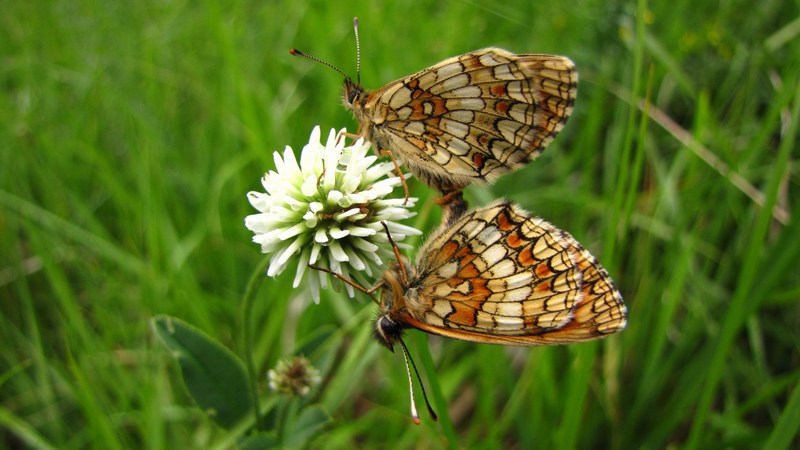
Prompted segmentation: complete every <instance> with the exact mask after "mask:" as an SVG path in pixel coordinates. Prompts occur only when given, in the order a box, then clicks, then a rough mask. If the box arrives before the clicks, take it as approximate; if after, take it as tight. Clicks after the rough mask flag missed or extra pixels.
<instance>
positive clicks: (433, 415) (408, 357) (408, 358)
mask: <svg viewBox="0 0 800 450" xmlns="http://www.w3.org/2000/svg"><path fill="white" fill-rule="evenodd" d="M400 345H401V346H402V347H403V359H405V360H406V373H407V374H408V390H409V392H410V393H411V396H410V397H411V420H413V421H414V424H415V425H419V424H420V420H419V414H418V413H417V404H416V402H414V382H413V380H412V379H411V370H410V369H409V364H408V363H409V361H410V362H411V367H412V368H413V369H414V374H415V375H416V376H417V380H418V381H419V387H420V389H421V390H422V398H423V399H425V406H427V407H428V414H430V415H431V418H433V420H438V419H439V417H438V416H437V415H436V412H435V411H434V410H433V407H431V403H430V402H429V401H428V394H427V393H426V392H425V385H424V384H422V378H420V376H419V371H418V370H417V365H416V364H414V360H413V359H412V358H411V354H410V353H408V347H406V343H405V342H404V341H403V338H402V337H401V338H400Z"/></svg>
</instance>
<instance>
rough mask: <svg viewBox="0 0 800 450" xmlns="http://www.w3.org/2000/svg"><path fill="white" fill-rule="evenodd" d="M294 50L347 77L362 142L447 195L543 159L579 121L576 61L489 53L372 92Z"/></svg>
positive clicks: (347, 100)
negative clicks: (575, 117) (569, 124)
mask: <svg viewBox="0 0 800 450" xmlns="http://www.w3.org/2000/svg"><path fill="white" fill-rule="evenodd" d="M355 23H356V25H357V21H356V22H355ZM356 42H358V27H357V26H356ZM291 53H292V54H294V55H299V56H305V57H308V58H310V59H313V60H315V61H318V62H321V63H322V64H325V65H327V66H329V67H331V68H333V69H334V70H336V71H337V72H339V73H340V74H341V75H343V76H344V77H345V80H344V92H343V94H342V101H343V103H344V105H345V107H346V108H347V109H349V110H351V111H352V112H353V115H354V116H355V118H356V119H357V120H358V123H359V131H358V136H359V137H364V138H366V140H367V141H369V142H371V143H372V144H373V146H374V147H375V149H376V150H379V151H389V152H391V153H390V154H393V155H395V156H397V157H398V159H400V160H402V161H403V162H404V163H405V165H406V167H408V168H409V169H410V170H411V172H412V173H413V174H414V175H415V176H416V177H417V178H419V179H421V180H422V181H424V182H425V183H427V184H428V185H429V186H431V187H433V188H436V189H438V190H440V191H441V192H442V193H443V194H445V195H446V194H449V193H452V192H457V191H460V190H461V189H463V188H464V187H466V186H467V185H469V184H471V183H476V182H477V183H481V182H488V183H490V182H493V181H494V180H496V179H497V178H498V177H499V176H500V175H503V174H504V173H507V172H510V171H512V170H515V169H518V168H519V167H521V166H523V165H524V164H526V163H527V162H528V161H531V160H532V159H534V158H536V157H537V156H538V155H539V154H540V153H541V152H542V151H543V150H544V148H545V147H546V146H547V145H548V144H549V143H550V142H551V141H552V140H553V139H554V138H555V136H556V135H557V134H558V133H559V131H561V129H562V128H563V126H564V124H565V123H566V121H567V119H568V118H569V116H570V115H571V114H572V109H573V104H574V102H575V96H576V93H577V83H578V73H577V72H576V70H575V64H574V63H573V62H572V61H571V60H570V59H569V58H566V57H563V56H555V55H544V54H514V53H511V52H509V51H506V50H503V49H500V48H485V49H481V50H476V51H473V52H470V53H466V54H463V55H460V56H455V57H453V58H450V59H446V60H444V61H442V62H440V63H438V64H434V65H433V66H431V67H429V68H427V69H424V70H422V71H420V72H417V73H415V74H413V75H409V76H407V77H404V78H401V79H399V80H396V81H393V82H391V83H388V84H387V85H385V86H383V87H382V88H379V89H377V90H375V91H371V92H370V91H368V90H366V89H364V88H363V87H362V86H361V84H360V75H358V72H359V71H358V69H357V77H356V80H355V81H353V79H351V78H350V77H349V76H347V75H346V74H345V73H344V72H342V71H341V70H340V69H338V68H336V67H335V66H333V65H331V64H328V63H326V62H324V61H321V60H319V59H318V58H314V57H312V56H309V55H306V54H304V53H302V52H300V51H297V50H295V49H292V50H291Z"/></svg>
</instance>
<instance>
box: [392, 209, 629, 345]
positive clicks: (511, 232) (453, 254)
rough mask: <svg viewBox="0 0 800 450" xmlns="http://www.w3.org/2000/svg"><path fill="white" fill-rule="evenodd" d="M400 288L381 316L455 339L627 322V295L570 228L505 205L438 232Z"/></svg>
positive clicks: (591, 332)
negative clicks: (561, 228) (579, 241)
mask: <svg viewBox="0 0 800 450" xmlns="http://www.w3.org/2000/svg"><path fill="white" fill-rule="evenodd" d="M397 288H401V289H402V290H403V292H394V293H393V294H394V295H393V297H392V301H391V303H392V305H391V308H385V309H384V314H387V315H388V316H389V317H390V318H391V319H392V320H393V321H394V322H397V323H402V324H406V325H408V326H412V327H416V328H419V329H422V330H424V331H428V332H431V333H434V334H440V335H443V336H448V337H453V338H456V339H463V340H468V341H476V342H488V343H499V344H513V345H548V344H560V343H567V342H574V341H585V340H589V339H594V338H598V337H602V336H604V335H606V334H610V333H614V332H616V331H619V330H621V329H622V328H624V327H625V316H626V311H625V306H624V304H623V303H622V297H621V296H620V294H619V292H618V291H617V290H616V288H615V287H614V284H613V282H612V281H611V279H610V277H609V276H608V273H607V272H606V271H605V269H603V268H602V266H600V265H599V263H598V262H597V260H596V259H595V258H594V257H593V256H592V255H591V254H590V253H589V252H588V251H586V250H585V249H584V248H583V247H581V246H580V244H579V243H578V242H576V241H575V239H573V238H572V237H571V236H570V235H569V234H567V233H566V232H563V231H562V230H560V229H558V228H556V227H555V226H553V225H551V224H549V223H547V222H546V221H544V220H542V219H539V218H536V217H531V216H529V215H528V214H527V213H525V212H524V211H523V210H521V209H520V208H518V207H517V206H514V205H511V204H509V203H504V202H500V203H496V204H494V205H491V206H488V207H485V208H482V209H478V210H475V211H472V212H470V213H467V214H465V215H463V216H462V217H460V218H459V219H458V220H457V221H455V222H454V223H453V224H451V225H450V226H447V227H443V228H441V229H440V230H438V231H437V232H435V233H434V234H433V235H432V236H431V238H430V239H429V240H428V242H427V243H426V244H425V246H424V247H423V248H422V249H421V250H420V256H419V258H418V262H417V265H416V268H415V270H414V271H412V272H411V274H410V275H409V280H408V283H407V286H402V287H401V286H398V287H397ZM397 288H396V289H397Z"/></svg>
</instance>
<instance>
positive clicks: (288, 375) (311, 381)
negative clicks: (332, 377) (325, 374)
mask: <svg viewBox="0 0 800 450" xmlns="http://www.w3.org/2000/svg"><path fill="white" fill-rule="evenodd" d="M267 378H268V379H269V388H270V389H272V390H273V391H275V392H283V393H284V394H288V395H291V396H296V397H304V396H305V395H307V394H308V393H309V392H310V391H311V389H312V388H313V387H314V386H316V385H318V384H319V383H320V381H322V377H321V376H320V374H319V370H317V368H316V367H314V366H313V365H311V362H310V361H309V360H308V359H306V358H305V357H303V356H294V357H292V358H288V359H282V360H280V361H278V364H277V365H276V366H275V368H274V369H271V370H270V371H269V372H267Z"/></svg>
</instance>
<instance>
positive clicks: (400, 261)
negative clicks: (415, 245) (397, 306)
mask: <svg viewBox="0 0 800 450" xmlns="http://www.w3.org/2000/svg"><path fill="white" fill-rule="evenodd" d="M381 225H383V229H384V230H385V231H386V237H388V238H389V243H390V244H392V251H394V257H395V259H397V265H398V266H400V274H401V275H402V276H403V284H404V285H407V284H408V273H406V265H405V264H403V257H402V256H400V248H399V247H397V244H395V243H394V239H392V233H389V226H388V225H386V221H381Z"/></svg>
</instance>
